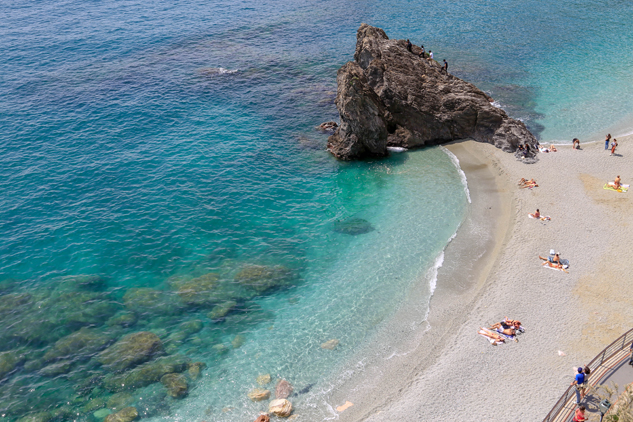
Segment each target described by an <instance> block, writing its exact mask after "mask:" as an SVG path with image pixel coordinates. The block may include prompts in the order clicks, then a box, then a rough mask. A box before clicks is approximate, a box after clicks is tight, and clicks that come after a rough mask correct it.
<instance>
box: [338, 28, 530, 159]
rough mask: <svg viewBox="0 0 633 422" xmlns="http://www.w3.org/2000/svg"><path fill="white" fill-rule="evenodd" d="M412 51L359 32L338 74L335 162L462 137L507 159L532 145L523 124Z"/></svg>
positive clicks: (377, 34) (373, 31) (378, 32)
mask: <svg viewBox="0 0 633 422" xmlns="http://www.w3.org/2000/svg"><path fill="white" fill-rule="evenodd" d="M415 48H416V49H417V47H415ZM415 52H416V50H414V51H413V52H410V51H408V50H407V46H406V41H405V40H390V39H389V37H387V35H386V34H385V32H384V31H383V30H382V29H380V28H375V27H373V26H370V25H367V24H362V25H361V26H360V28H359V29H358V32H357V35H356V52H355V54H354V61H353V62H348V63H346V64H345V65H343V67H341V68H340V69H339V71H338V73H337V79H336V80H337V85H338V90H337V96H336V106H337V108H338V111H339V115H340V118H341V123H340V125H339V127H338V129H337V130H336V132H335V133H334V134H333V135H332V136H330V138H329V139H328V148H329V150H330V152H331V153H332V154H334V155H335V156H336V157H337V158H340V159H343V160H355V159H362V158H365V157H380V156H385V155H387V146H396V147H404V148H414V147H422V146H427V145H436V144H441V143H444V142H449V141H453V140H456V139H466V138H472V139H474V140H476V141H479V142H486V143H490V144H493V145H495V146H496V147H498V148H501V149H503V150H504V151H507V152H513V151H515V150H516V149H517V147H518V145H519V144H524V143H526V142H527V143H529V144H534V143H536V138H535V137H534V135H532V134H531V133H530V132H529V131H528V129H527V128H526V126H525V124H523V122H521V121H518V120H515V119H512V118H510V117H508V115H507V114H506V113H505V111H503V110H502V109H500V108H498V107H495V106H494V105H492V104H491V100H492V99H491V98H490V97H489V96H488V95H487V94H485V93H484V92H483V91H481V90H480V89H478V88H477V87H476V86H474V85H473V84H471V83H469V82H466V81H463V80H461V79H459V78H457V77H456V76H453V75H451V74H450V73H448V72H445V71H443V69H442V66H441V65H440V64H439V63H437V62H436V61H434V60H431V59H426V58H422V57H420V56H419V54H414V53H415Z"/></svg>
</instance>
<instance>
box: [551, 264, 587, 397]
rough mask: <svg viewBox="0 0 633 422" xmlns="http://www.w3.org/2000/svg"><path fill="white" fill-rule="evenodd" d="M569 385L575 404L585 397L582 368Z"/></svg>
mask: <svg viewBox="0 0 633 422" xmlns="http://www.w3.org/2000/svg"><path fill="white" fill-rule="evenodd" d="M557 255H558V254H557ZM571 385H575V386H576V404H580V401H581V400H582V399H583V398H584V397H585V373H584V372H583V371H582V368H578V373H577V374H576V379H575V380H574V382H572V383H571Z"/></svg>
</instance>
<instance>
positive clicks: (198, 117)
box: [0, 1, 633, 420]
mask: <svg viewBox="0 0 633 422" xmlns="http://www.w3.org/2000/svg"><path fill="white" fill-rule="evenodd" d="M3 6H4V7H3V8H2V14H3V16H2V17H3V19H0V47H1V48H2V50H3V56H2V57H1V58H0V64H2V69H3V72H1V73H0V98H2V101H0V128H1V130H0V176H1V177H0V204H1V205H2V206H1V207H0V282H1V284H0V290H1V292H2V294H3V295H4V297H3V298H2V299H3V300H2V302H3V303H4V305H3V307H2V309H0V316H1V317H2V318H3V320H2V321H3V327H4V328H3V330H2V331H1V332H0V334H1V335H2V349H3V350H4V351H11V353H12V356H17V357H15V358H14V362H13V365H11V364H9V365H8V367H9V369H11V367H13V372H10V373H8V375H7V374H5V375H4V381H2V383H3V384H2V391H1V392H0V396H1V397H0V408H2V409H3V410H4V411H5V412H6V413H5V414H7V415H9V417H10V418H14V417H17V416H21V415H23V414H25V413H26V412H28V411H30V410H33V411H36V410H37V411H39V410H43V409H47V410H48V411H52V412H58V413H56V415H57V418H58V419H61V418H63V417H69V415H68V413H69V412H70V411H71V410H72V412H74V413H75V415H74V416H73V418H80V419H81V418H85V419H86V420H91V419H92V418H93V416H92V410H90V411H88V410H86V409H87V408H86V406H87V403H88V402H89V400H91V399H95V398H100V397H106V398H107V397H110V393H109V392H107V391H105V390H103V389H102V388H101V387H100V382H101V381H100V380H101V378H100V377H102V376H103V375H104V374H106V373H105V372H104V371H103V370H102V368H101V367H100V365H99V364H97V363H95V361H94V360H93V359H89V358H90V356H86V355H85V354H84V355H81V356H73V357H70V358H65V359H64V360H63V362H65V363H69V365H70V366H69V368H67V369H68V372H66V373H62V374H58V375H55V374H53V375H49V376H43V375H42V372H41V371H42V369H43V367H44V370H45V368H46V367H48V365H50V364H51V363H54V361H52V360H51V359H45V356H46V355H45V354H46V353H47V352H48V351H49V350H51V348H52V347H53V344H55V341H57V340H58V339H60V338H63V337H64V336H66V335H68V334H70V333H72V332H75V331H76V330H78V329H79V328H80V327H82V326H89V327H92V328H93V329H94V330H95V331H96V332H97V334H98V335H99V336H103V337H105V338H108V339H110V341H112V340H114V339H117V338H120V337H121V336H123V335H125V334H126V333H129V332H135V331H142V330H152V331H153V332H155V333H157V334H158V335H160V336H161V338H162V340H163V341H164V343H165V347H166V348H167V349H168V351H169V352H171V353H181V354H186V355H188V356H189V357H190V358H191V359H193V360H196V361H202V362H204V363H206V364H207V365H208V368H207V369H206V370H205V371H204V372H205V374H206V375H205V376H204V377H203V378H202V379H201V380H199V381H196V382H192V385H191V386H192V390H191V393H190V396H189V397H188V398H186V399H184V400H183V401H177V400H173V399H171V398H169V399H163V397H164V394H165V393H164V388H163V387H162V386H161V385H160V384H153V385H151V386H149V387H146V388H144V389H139V390H137V391H135V392H134V393H133V400H134V401H133V402H132V403H135V404H136V405H137V406H138V407H139V408H145V409H150V410H148V411H147V415H146V416H152V417H155V418H157V419H161V418H167V420H173V419H178V418H180V420H192V419H193V420H196V419H198V418H199V419H200V420H202V418H209V419H213V420H244V419H248V418H254V417H253V415H256V413H257V411H258V410H261V409H264V408H265V404H264V403H259V404H256V403H252V402H250V401H249V400H248V399H247V398H246V393H247V392H248V391H249V390H250V389H251V388H253V387H254V386H255V383H254V378H255V377H256V376H257V375H258V374H260V373H270V374H271V376H272V378H273V383H272V384H271V385H269V386H268V387H269V388H271V386H272V387H274V381H275V380H276V378H277V377H285V378H287V379H288V380H290V381H291V382H292V383H293V384H294V385H295V389H296V390H297V391H298V390H301V389H304V388H306V387H308V386H310V385H312V384H315V385H313V386H312V387H311V388H310V391H307V392H305V393H303V394H301V395H299V396H297V397H294V398H293V399H292V400H293V403H294V404H295V406H296V407H297V409H299V410H300V411H301V412H303V413H304V414H306V413H308V414H312V415H314V417H319V416H322V417H327V415H328V413H327V412H328V410H327V406H326V405H325V404H324V403H323V400H322V399H321V397H322V392H323V391H324V390H327V388H331V383H329V379H330V378H331V377H332V374H337V373H344V371H345V370H346V365H349V363H348V360H347V358H349V357H350V356H351V354H352V352H353V351H355V352H358V348H362V347H366V346H367V342H368V341H370V340H371V335H372V332H373V331H374V329H375V327H376V326H377V325H378V324H380V322H381V321H383V320H385V319H387V318H389V315H391V314H392V313H393V311H394V309H396V308H397V306H398V303H399V301H400V300H401V298H402V297H403V295H406V292H407V290H408V289H411V288H429V287H428V286H429V285H430V284H429V283H430V282H431V280H428V279H427V278H426V274H427V269H428V268H429V266H431V265H432V264H433V263H434V262H435V260H436V258H437V256H438V254H439V253H440V251H441V250H442V248H443V247H444V246H445V244H446V242H447V240H448V239H449V237H450V236H451V235H452V234H453V233H454V231H455V229H456V228H457V227H458V225H459V222H460V221H461V219H462V216H463V213H464V212H465V209H466V207H467V199H466V195H465V193H464V190H463V188H462V185H461V179H460V174H459V173H458V172H457V171H456V169H455V168H454V166H453V165H452V163H451V160H450V158H449V157H448V156H447V155H446V154H444V153H442V152H441V150H440V149H436V148H433V149H427V150H424V151H418V152H411V153H405V154H398V155H394V156H393V157H391V158H389V159H387V160H383V161H377V162H365V163H355V164H348V163H340V162H337V161H335V160H333V159H332V158H331V157H330V156H329V155H328V153H327V152H326V151H324V145H325V142H326V136H325V135H322V134H319V133H317V132H315V131H314V126H316V125H318V124H319V123H321V122H323V121H326V120H331V119H336V118H337V113H336V109H335V107H334V105H333V98H334V96H335V91H336V84H335V75H336V69H337V68H338V67H339V66H340V65H341V64H343V63H344V62H345V61H347V60H350V59H351V57H352V54H353V50H354V44H355V31H356V29H357V27H358V25H359V24H360V23H361V22H368V23H371V24H374V25H378V26H382V27H383V28H385V30H386V31H387V33H388V34H389V35H390V36H392V37H402V38H405V37H408V38H411V40H412V41H413V42H416V43H417V44H419V43H421V42H423V43H424V44H425V46H426V48H427V49H431V50H433V51H434V52H435V53H436V57H437V58H440V59H441V58H444V57H446V58H447V59H448V60H449V62H450V63H451V71H452V72H454V73H455V74H456V75H458V76H460V77H463V78H465V79H467V80H470V81H472V82H474V83H476V84H477V85H479V86H480V87H482V88H483V89H485V90H487V91H488V92H490V94H491V95H492V96H493V97H494V98H495V99H496V100H497V101H498V102H499V103H500V104H502V106H503V107H504V108H505V109H506V110H507V111H508V112H509V113H510V114H511V115H512V116H514V117H517V118H521V119H523V120H525V121H526V123H527V124H528V126H529V127H530V128H532V129H533V130H534V131H535V133H537V134H538V135H540V137H541V138H542V139H544V140H558V139H571V138H572V137H579V138H580V139H581V140H584V139H586V137H588V136H590V135H589V134H591V136H600V131H601V130H612V132H614V133H617V132H615V130H616V129H617V128H618V127H620V126H622V124H623V123H622V122H626V118H627V117H628V111H627V110H630V109H631V107H630V106H631V105H633V104H629V102H630V101H633V100H631V98H633V96H632V95H630V94H631V92H630V90H631V89H633V88H631V85H630V84H629V83H628V77H629V75H630V73H631V72H630V71H631V64H630V63H631V60H630V59H631V57H629V56H630V54H631V53H630V51H629V50H628V49H627V48H626V47H627V46H628V45H630V41H631V32H630V30H627V28H626V27H625V26H624V25H625V22H624V21H623V20H622V19H621V17H622V16H630V15H631V11H632V10H631V8H632V7H633V6H631V5H630V4H628V3H626V2H609V3H608V4H606V5H605V4H601V5H596V4H594V3H593V2H585V1H576V2H562V3H557V4H551V5H547V6H544V5H542V4H541V3H538V4H537V3H536V2H530V1H527V2H525V1H523V2H497V3H485V4H480V2H474V1H465V2H459V3H455V2H448V1H446V2H427V3H420V2H401V1H396V2H393V1H392V2H376V1H373V2H364V3H362V4H360V3H357V2H347V1H325V2H320V3H312V2H297V1H275V2H272V1H259V2H228V1H227V2H213V3H208V2H197V3H196V2H188V3H186V4H184V3H183V4H180V3H173V2H151V3H142V2H138V1H125V2H109V1H106V2H101V3H85V2H76V1H65V2H54V3H37V2H5V3H4V4H3ZM579 88H580V89H579ZM612 128H616V129H612ZM595 134H597V135H595ZM349 218H361V219H364V220H366V221H367V222H369V223H370V224H371V228H372V229H373V230H372V231H369V232H367V233H364V234H359V235H356V236H353V235H348V234H343V233H339V232H336V231H334V230H333V229H334V228H335V227H336V222H337V221H345V220H346V219H349ZM251 265H260V266H261V265H264V266H267V267H268V268H272V270H271V271H273V272H275V271H277V270H278V269H279V268H281V266H282V267H283V268H284V270H283V271H281V270H280V271H281V272H280V271H278V272H277V273H275V274H283V277H279V279H278V280H273V281H278V282H280V283H282V284H283V285H281V286H278V288H273V289H271V290H268V291H263V292H262V291H261V289H260V290H258V289H252V288H251V289H250V290H249V289H248V288H246V289H244V288H243V286H242V287H240V285H239V283H236V276H237V274H239V272H240V271H241V270H243V269H244V268H247V269H249V268H250V269H252V268H253V267H249V266H251ZM257 268H260V267H257ZM209 272H212V273H214V274H217V277H218V279H219V283H220V285H221V288H222V289H224V290H223V291H222V295H223V296H222V297H221V298H219V299H218V298H217V297H216V298H214V299H213V300H211V299H209V301H208V302H205V303H204V304H198V305H197V306H193V305H191V304H189V305H186V304H185V303H183V299H182V297H183V296H182V294H180V295H179V294H178V293H177V291H178V285H177V283H174V278H173V277H181V278H184V279H185V280H189V279H192V278H195V277H199V276H203V275H205V274H208V273H209ZM77 274H96V275H99V276H100V277H101V278H102V280H103V283H104V284H101V285H99V286H92V287H91V286H88V287H86V286H83V287H82V286H79V287H77V286H76V285H75V284H73V282H72V280H71V281H70V282H69V281H68V280H67V279H64V278H63V277H64V276H69V275H77ZM273 278H274V277H273ZM3 279H4V280H5V281H4V282H2V280H3ZM170 281H171V283H170ZM268 281H270V280H268ZM420 286H422V287H420ZM131 288H150V289H155V290H158V292H159V293H160V292H165V293H160V294H161V295H165V297H167V298H168V299H164V300H165V301H166V302H167V303H166V304H165V303H159V304H156V302H152V301H151V300H150V301H149V303H150V304H151V305H152V306H147V302H143V301H142V300H141V301H140V302H139V300H136V301H135V300H132V299H130V297H129V296H128V297H127V299H126V296H125V295H126V293H128V292H129V291H130V289H131ZM141 292H145V294H146V295H150V296H151V295H156V294H158V293H156V292H153V291H152V292H148V291H146V290H145V291H141ZM181 293H182V292H181ZM24 294H28V295H29V296H24ZM201 294H207V293H206V292H203V293H201ZM429 294H430V291H429ZM161 297H162V296H161ZM161 300H162V299H161ZM229 300H234V301H235V302H236V306H235V308H234V309H233V310H232V311H231V313H229V314H228V315H227V316H226V318H225V319H224V320H212V319H210V318H209V317H208V316H207V315H208V313H209V311H210V310H211V309H212V306H214V305H215V304H217V303H226V302H227V301H229ZM143 304H145V307H143ZM159 305H160V306H159ZM420 306H421V307H426V303H422V304H420ZM79 310H81V312H79ZM129 312H133V313H132V314H130V313H129ZM113 315H114V318H115V319H111V318H113ZM119 316H122V317H124V318H133V319H137V321H136V322H135V323H133V324H132V320H128V324H127V325H128V326H121V324H120V323H117V322H116V321H117V320H116V318H117V317H119ZM195 319H199V320H200V321H202V322H203V327H204V328H202V330H201V331H199V332H197V333H192V334H190V335H189V336H188V337H187V339H186V340H178V341H175V340H174V337H173V335H174V333H180V332H182V330H181V328H180V324H181V323H182V322H183V321H190V320H195ZM106 321H107V322H106ZM119 321H120V320H119ZM104 322H106V323H105V324H104ZM130 324H131V325H130ZM237 335H240V336H243V337H242V338H241V339H243V345H242V346H241V347H237V348H235V347H234V344H232V343H233V341H234V339H235V336H237ZM331 338H336V339H339V340H340V345H339V346H338V347H337V349H336V350H334V351H325V350H322V349H321V348H320V347H319V345H320V344H321V343H322V342H324V341H326V340H329V339H331ZM240 342H241V340H240V341H238V342H236V343H235V344H238V343H240ZM104 345H105V344H104ZM0 356H5V357H6V355H0ZM67 361H70V362H67ZM5 362H6V360H5ZM89 376H90V377H92V376H95V377H96V378H95V380H96V381H95V382H94V383H91V384H90V388H86V387H85V386H83V387H81V388H79V386H80V384H82V383H85V381H86V378H87V377H89ZM324 380H328V382H326V383H325V384H324V382H323V381H324ZM320 382H321V383H320ZM319 383H320V384H319ZM93 388H94V389H93ZM78 393H81V395H80V396H78ZM141 397H143V398H144V401H143V400H141V399H140V398H141ZM152 398H154V399H152ZM152 400H153V401H152ZM148 401H149V402H148ZM64 403H68V404H64ZM143 403H145V404H143ZM142 404H143V405H142ZM165 404H166V405H165ZM231 408H232V410H229V409H231ZM60 409H61V410H60ZM223 409H224V410H229V411H227V412H223V411H222V410H223ZM77 411H81V415H80V416H79V417H77V415H76V413H77ZM310 412H312V413H310ZM175 415H179V416H175ZM144 416H145V415H144Z"/></svg>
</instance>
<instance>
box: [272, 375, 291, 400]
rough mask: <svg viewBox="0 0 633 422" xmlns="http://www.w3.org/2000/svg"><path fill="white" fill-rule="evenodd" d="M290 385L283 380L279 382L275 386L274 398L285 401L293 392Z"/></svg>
mask: <svg viewBox="0 0 633 422" xmlns="http://www.w3.org/2000/svg"><path fill="white" fill-rule="evenodd" d="M293 390H294V389H293V388H292V384H290V383H289V382H288V381H286V380H285V379H281V380H279V382H278V383H277V386H276V387H275V398H277V399H287V398H288V397H290V395H291V394H292V392H293Z"/></svg>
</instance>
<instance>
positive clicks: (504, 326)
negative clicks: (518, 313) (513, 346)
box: [490, 317, 521, 336]
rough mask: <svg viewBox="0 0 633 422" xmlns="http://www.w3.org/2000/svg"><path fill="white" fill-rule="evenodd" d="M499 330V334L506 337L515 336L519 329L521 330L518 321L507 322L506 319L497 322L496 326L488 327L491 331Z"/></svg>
mask: <svg viewBox="0 0 633 422" xmlns="http://www.w3.org/2000/svg"><path fill="white" fill-rule="evenodd" d="M497 328H498V329H500V330H501V332H502V333H503V334H505V335H508V336H515V335H516V334H517V331H516V330H518V329H519V328H521V322H520V321H514V320H508V319H507V317H506V319H504V320H503V321H501V322H497V323H496V324H492V325H491V326H490V329H491V330H496V329H497Z"/></svg>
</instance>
